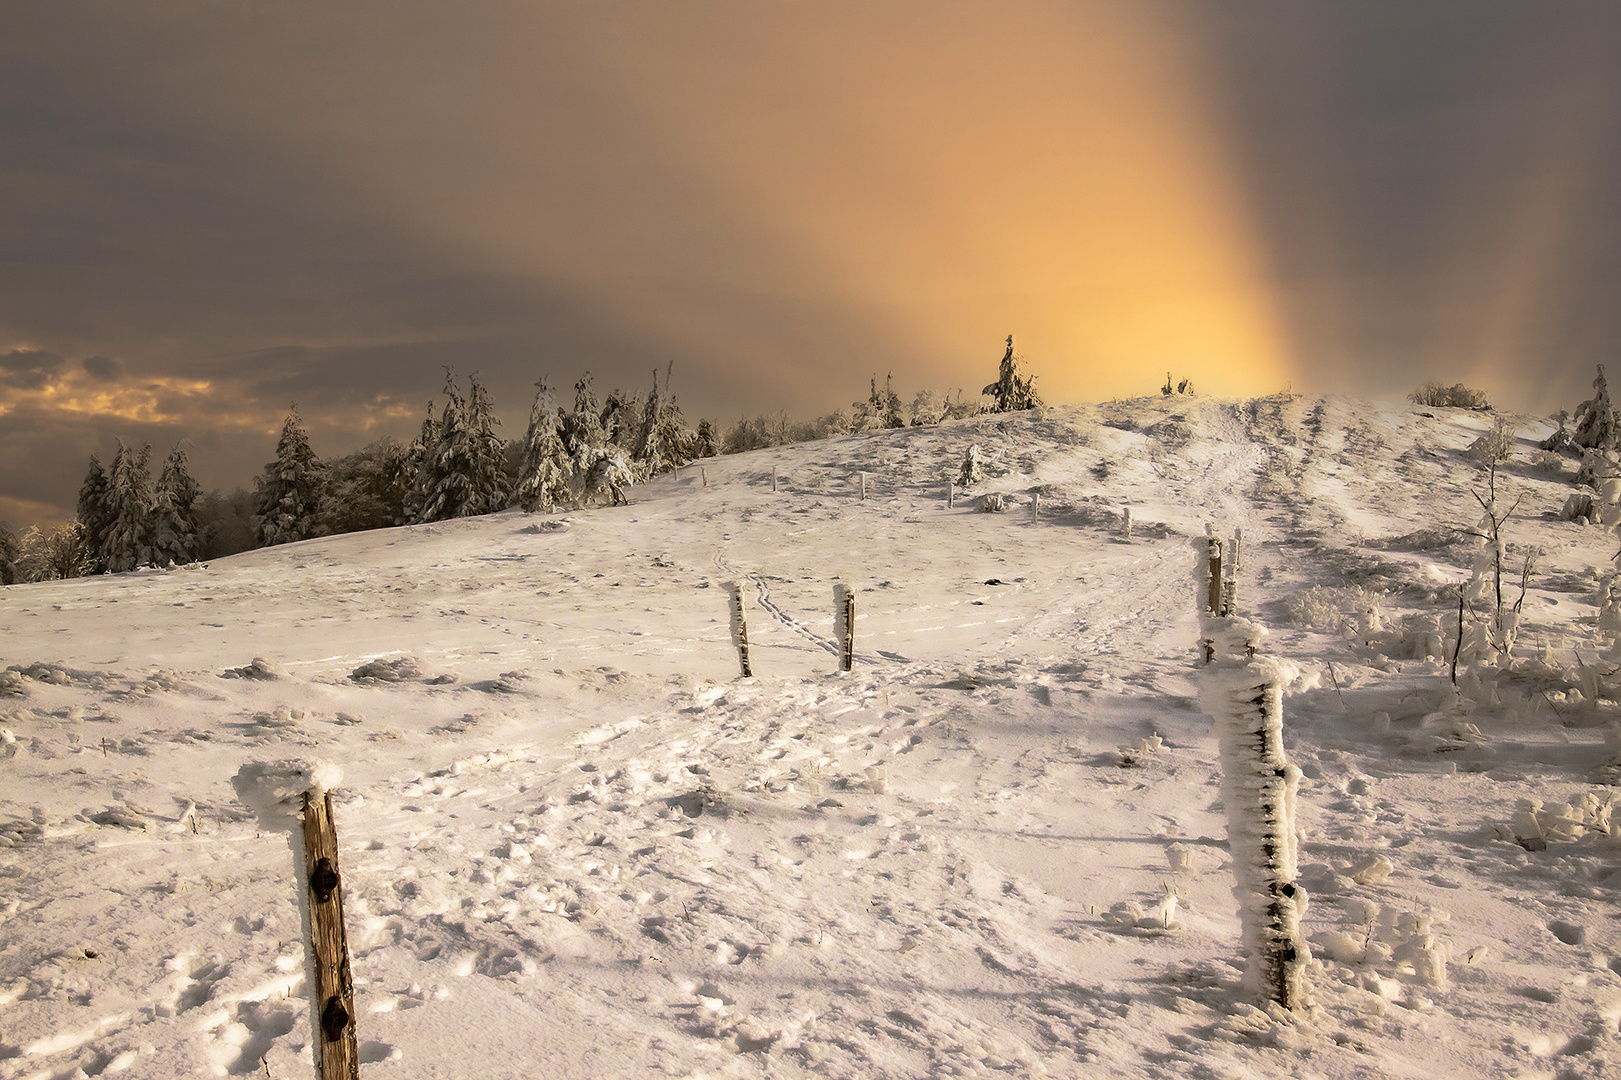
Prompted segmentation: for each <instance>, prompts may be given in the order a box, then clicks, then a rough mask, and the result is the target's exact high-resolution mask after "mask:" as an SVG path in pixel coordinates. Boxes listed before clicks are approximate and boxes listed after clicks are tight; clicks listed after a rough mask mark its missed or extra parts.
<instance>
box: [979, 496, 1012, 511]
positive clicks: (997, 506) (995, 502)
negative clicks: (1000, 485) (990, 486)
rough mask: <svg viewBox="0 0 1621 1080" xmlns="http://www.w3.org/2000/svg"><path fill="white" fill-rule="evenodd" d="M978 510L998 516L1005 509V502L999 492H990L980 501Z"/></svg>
mask: <svg viewBox="0 0 1621 1080" xmlns="http://www.w3.org/2000/svg"><path fill="white" fill-rule="evenodd" d="M979 508H980V509H981V510H983V511H985V513H987V514H1000V513H1002V512H1003V511H1004V510H1006V509H1007V500H1006V499H1005V498H1003V497H1002V493H1001V492H998V491H992V492H989V493H987V494H986V495H985V496H984V497H983V498H981V499H980V501H979Z"/></svg>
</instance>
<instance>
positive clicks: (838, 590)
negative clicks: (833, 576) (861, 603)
mask: <svg viewBox="0 0 1621 1080" xmlns="http://www.w3.org/2000/svg"><path fill="white" fill-rule="evenodd" d="M833 636H834V639H835V640H836V641H838V643H839V670H840V671H849V670H850V669H851V668H852V667H854V666H855V657H856V594H855V590H853V589H851V588H850V586H848V585H844V584H839V585H835V586H833Z"/></svg>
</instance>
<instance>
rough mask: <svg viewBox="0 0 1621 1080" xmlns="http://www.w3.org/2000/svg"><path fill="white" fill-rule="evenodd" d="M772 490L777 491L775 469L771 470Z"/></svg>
mask: <svg viewBox="0 0 1621 1080" xmlns="http://www.w3.org/2000/svg"><path fill="white" fill-rule="evenodd" d="M771 490H772V491H776V490H777V470H776V469H775V468H772V470H771Z"/></svg>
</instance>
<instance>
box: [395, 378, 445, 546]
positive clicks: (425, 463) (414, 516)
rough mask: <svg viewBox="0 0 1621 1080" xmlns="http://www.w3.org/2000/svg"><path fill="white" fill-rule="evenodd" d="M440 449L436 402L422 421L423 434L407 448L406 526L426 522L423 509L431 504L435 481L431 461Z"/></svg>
mask: <svg viewBox="0 0 1621 1080" xmlns="http://www.w3.org/2000/svg"><path fill="white" fill-rule="evenodd" d="M438 446H439V421H438V419H436V418H435V417H434V415H433V402H432V401H430V402H428V415H427V416H425V417H423V418H422V430H421V431H419V432H417V437H416V438H415V439H412V440H411V445H410V446H408V447H406V448H405V480H406V492H405V498H404V500H403V501H402V504H401V505H402V510H403V512H404V515H405V523H406V524H414V523H416V522H419V521H422V520H424V519H423V517H422V507H423V505H424V504H425V503H426V502H427V501H428V486H429V484H430V483H431V480H432V478H431V475H430V474H431V471H432V470H431V467H430V465H429V460H430V459H431V458H432V457H433V453H434V450H435V449H437V448H438Z"/></svg>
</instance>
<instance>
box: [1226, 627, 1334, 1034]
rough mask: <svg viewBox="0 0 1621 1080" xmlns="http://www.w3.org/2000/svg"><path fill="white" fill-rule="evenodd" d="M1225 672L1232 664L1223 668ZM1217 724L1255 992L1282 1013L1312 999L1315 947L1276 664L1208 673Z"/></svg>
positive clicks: (1295, 772)
mask: <svg viewBox="0 0 1621 1080" xmlns="http://www.w3.org/2000/svg"><path fill="white" fill-rule="evenodd" d="M1223 669H1225V670H1223ZM1205 679H1206V680H1207V681H1208V682H1209V684H1210V685H1207V686H1206V687H1204V688H1203V692H1202V695H1201V696H1203V698H1204V701H1205V710H1206V711H1207V712H1208V713H1210V715H1211V716H1212V717H1213V718H1214V719H1215V721H1216V729H1217V740H1218V744H1219V747H1220V757H1221V774H1222V801H1223V803H1225V804H1226V808H1227V843H1228V847H1229V850H1230V852H1231V854H1232V864H1233V875H1234V877H1235V878H1236V879H1237V888H1236V889H1235V890H1234V895H1235V896H1236V897H1237V898H1238V902H1239V911H1238V916H1239V924H1240V926H1241V927H1242V930H1243V945H1244V953H1245V957H1246V960H1247V967H1248V974H1247V982H1248V983H1249V985H1250V987H1251V989H1252V990H1253V991H1254V992H1256V993H1258V994H1260V995H1263V996H1264V997H1266V998H1267V999H1268V1000H1271V1001H1275V1002H1277V1003H1278V1004H1279V1005H1281V1006H1283V1007H1284V1008H1285V1009H1295V1008H1300V1007H1302V1006H1305V1005H1309V1004H1310V993H1309V989H1308V987H1307V985H1306V970H1307V966H1308V965H1309V963H1310V961H1311V949H1310V947H1309V946H1308V945H1307V944H1306V943H1305V942H1304V941H1303V940H1302V939H1301V937H1300V915H1301V912H1302V911H1303V910H1304V908H1305V895H1304V893H1303V891H1302V890H1301V889H1300V887H1299V886H1298V885H1297V884H1295V873H1296V861H1297V851H1296V841H1295V824H1294V816H1295V798H1296V792H1297V791H1298V789H1299V786H1300V770H1299V769H1297V768H1295V766H1293V765H1291V764H1290V763H1289V761H1288V759H1287V758H1286V757H1285V756H1284V751H1283V679H1282V677H1281V676H1280V675H1279V673H1278V672H1277V670H1276V669H1275V668H1274V667H1273V665H1271V664H1270V663H1269V662H1267V661H1264V660H1253V661H1252V660H1240V659H1238V658H1237V657H1233V658H1230V659H1228V658H1224V659H1223V660H1222V662H1221V663H1220V665H1219V666H1218V668H1217V669H1216V670H1214V671H1212V672H1211V673H1210V674H1208V675H1206V676H1205Z"/></svg>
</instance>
